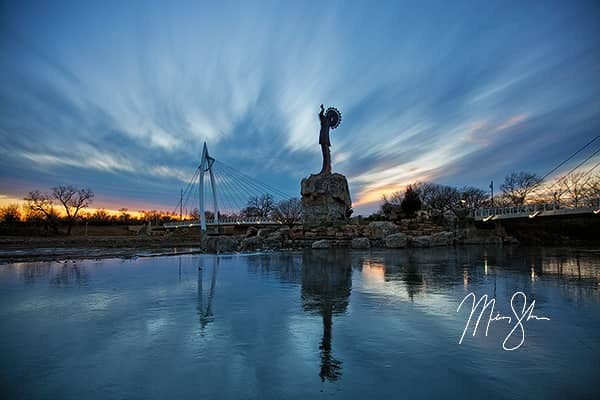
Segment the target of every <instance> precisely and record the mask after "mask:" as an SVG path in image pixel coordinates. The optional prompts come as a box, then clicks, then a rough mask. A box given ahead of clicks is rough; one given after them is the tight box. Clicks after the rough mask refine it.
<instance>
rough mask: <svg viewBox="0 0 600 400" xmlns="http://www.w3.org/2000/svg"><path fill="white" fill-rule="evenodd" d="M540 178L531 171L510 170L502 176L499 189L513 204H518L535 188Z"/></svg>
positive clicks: (522, 202) (521, 203)
mask: <svg viewBox="0 0 600 400" xmlns="http://www.w3.org/2000/svg"><path fill="white" fill-rule="evenodd" d="M540 180H541V178H540V177H539V176H538V175H537V174H534V173H531V172H526V171H521V172H512V173H510V174H509V175H507V176H506V177H505V178H504V183H502V185H501V186H500V190H502V193H504V195H505V196H506V197H507V198H508V199H509V200H510V202H511V203H512V204H513V205H516V206H520V205H523V204H525V201H526V200H527V196H528V195H529V194H531V192H532V191H533V189H535V188H536V186H537V185H538V183H540Z"/></svg>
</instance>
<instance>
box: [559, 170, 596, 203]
mask: <svg viewBox="0 0 600 400" xmlns="http://www.w3.org/2000/svg"><path fill="white" fill-rule="evenodd" d="M588 182H589V178H588V177H587V174H586V173H585V172H573V173H570V174H569V175H566V176H563V177H562V178H560V179H559V180H558V182H557V183H558V190H557V197H558V198H559V199H561V200H562V199H564V198H565V197H566V199H568V200H571V201H572V202H573V206H575V207H577V206H578V205H579V202H580V201H581V199H583V198H584V197H585V196H586V195H587V193H586V192H587V191H588V186H587V183H588Z"/></svg>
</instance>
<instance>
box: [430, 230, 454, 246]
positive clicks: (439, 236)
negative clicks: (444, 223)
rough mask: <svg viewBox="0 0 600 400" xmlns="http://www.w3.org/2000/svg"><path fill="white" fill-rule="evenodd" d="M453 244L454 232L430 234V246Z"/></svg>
mask: <svg viewBox="0 0 600 400" xmlns="http://www.w3.org/2000/svg"><path fill="white" fill-rule="evenodd" d="M453 244H454V232H447V231H446V232H438V233H434V234H433V235H431V246H449V245H453Z"/></svg>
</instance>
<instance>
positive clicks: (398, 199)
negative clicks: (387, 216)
mask: <svg viewBox="0 0 600 400" xmlns="http://www.w3.org/2000/svg"><path fill="white" fill-rule="evenodd" d="M413 187H414V185H413ZM402 200H404V193H402V192H393V193H392V194H390V195H385V194H384V195H383V203H384V204H386V203H387V204H394V205H400V204H401V203H402Z"/></svg>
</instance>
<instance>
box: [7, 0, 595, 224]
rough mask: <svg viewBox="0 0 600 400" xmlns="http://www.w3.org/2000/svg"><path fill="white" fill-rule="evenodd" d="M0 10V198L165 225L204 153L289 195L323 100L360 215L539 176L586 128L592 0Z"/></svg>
mask: <svg viewBox="0 0 600 400" xmlns="http://www.w3.org/2000/svg"><path fill="white" fill-rule="evenodd" d="M1 7H2V12H1V13H0V54H1V57H0V170H1V171H2V172H0V185H1V186H2V193H6V195H7V196H8V195H10V196H11V197H14V198H20V197H22V195H23V194H25V193H23V191H24V190H26V188H31V189H33V188H37V187H39V188H41V189H44V188H46V187H50V186H53V185H56V184H62V183H65V181H66V182H68V183H74V184H79V185H84V186H91V187H92V188H94V189H95V190H96V192H97V193H99V194H104V196H105V198H111V199H113V200H114V199H116V198H122V199H123V203H124V204H123V205H124V206H127V205H128V204H142V203H152V204H153V205H156V204H164V205H165V208H166V209H169V207H170V206H171V205H173V204H175V203H176V202H177V196H178V193H179V189H180V187H181V186H182V185H185V181H186V180H187V179H188V178H189V177H190V176H191V175H192V173H193V170H194V168H196V166H197V164H198V162H199V159H200V154H201V149H202V144H203V142H204V141H207V142H208V144H209V147H210V150H211V153H212V154H213V155H214V156H216V157H217V158H218V159H219V160H221V161H223V162H225V163H226V164H228V165H231V166H233V167H235V168H237V169H239V170H241V171H244V172H245V173H247V174H249V175H251V176H254V177H256V178H258V179H259V180H262V181H266V182H269V183H270V184H271V185H273V186H276V187H279V188H281V189H282V190H284V191H286V192H289V193H297V192H298V187H299V182H300V179H301V178H302V177H303V176H306V175H308V174H309V173H311V172H312V173H314V172H316V171H318V170H319V168H320V149H319V147H318V144H317V140H318V139H317V138H318V130H319V126H318V119H317V113H318V111H319V105H320V104H321V103H324V104H325V106H328V105H335V106H336V107H338V108H339V109H340V110H341V111H342V114H343V122H342V125H341V126H340V127H339V128H338V129H336V130H334V131H332V142H333V143H332V144H333V146H332V153H333V154H332V155H333V160H334V169H335V170H337V171H339V172H341V173H344V174H345V175H347V176H348V178H349V180H350V185H351V190H352V193H353V196H354V200H355V205H356V206H357V208H358V212H361V211H368V210H371V209H373V208H374V207H376V203H377V202H378V201H379V200H380V198H381V195H382V194H384V193H386V192H388V191H394V190H401V189H403V187H404V185H406V184H407V183H412V182H414V181H417V180H424V179H430V180H436V181H439V182H441V183H448V184H457V185H464V184H470V185H479V186H482V187H487V184H488V183H489V180H490V179H496V180H501V179H502V177H503V176H504V175H505V174H506V173H508V172H510V171H511V170H514V169H529V170H533V171H535V172H538V173H543V172H545V171H546V170H547V169H549V168H551V167H552V166H553V165H555V164H556V163H557V162H558V161H560V160H561V159H562V158H564V157H566V156H567V155H568V154H570V153H571V152H572V151H573V150H575V149H576V148H577V147H578V146H580V145H582V144H583V143H585V142H586V141H587V140H589V138H590V137H592V136H593V135H594V134H595V132H596V131H597V130H598V125H599V123H600V115H599V111H598V104H600V85H598V84H597V82H598V78H597V77H598V76H600V59H599V56H598V54H600V41H599V40H598V39H597V38H598V37H600V27H599V25H598V24H597V20H598V17H599V16H600V13H599V10H598V6H597V5H596V4H594V3H593V2H592V3H572V4H571V3H554V4H546V5H541V4H523V3H521V2H519V3H514V4H512V3H510V2H508V3H507V2H487V3H485V4H479V5H476V6H474V5H473V4H471V3H469V2H452V3H447V2H439V3H428V4H422V5H418V6H417V4H408V3H398V2H381V3H378V5H377V7H373V6H370V5H367V4H359V3H347V2H328V3H327V4H325V5H324V4H322V3H312V2H308V3H306V2H302V3H298V4H296V3H290V2H288V3H284V4H281V3H280V2H266V1H265V2H252V3H240V2H231V3H230V2H227V1H226V2H220V3H219V4H218V5H217V4H205V3H198V2H177V3H175V4H170V5H169V6H166V5H164V4H159V3H148V2H140V3H137V2H126V3H122V2H102V3H96V4H81V3H79V2H53V3H52V4H50V3H48V4H44V3H41V4H40V3H38V2H27V1H24V2H18V3H17V2H14V3H12V4H7V3H3V5H2V6H1ZM532 21H535V23H533V22H532ZM108 27H109V28H110V29H108ZM561 157H562V158H561ZM101 198H102V196H99V197H98V199H101ZM97 201H100V200H97ZM111 201H112V200H111Z"/></svg>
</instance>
